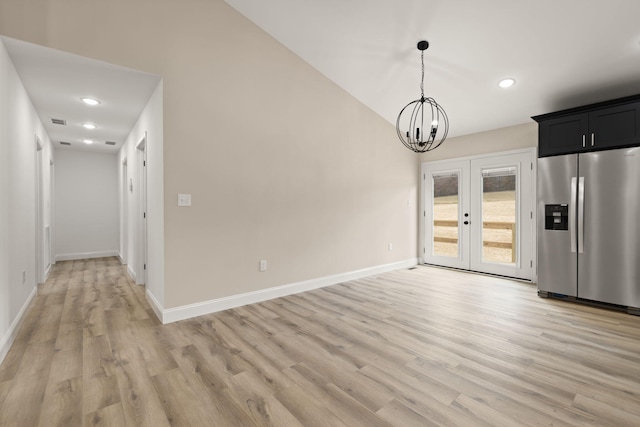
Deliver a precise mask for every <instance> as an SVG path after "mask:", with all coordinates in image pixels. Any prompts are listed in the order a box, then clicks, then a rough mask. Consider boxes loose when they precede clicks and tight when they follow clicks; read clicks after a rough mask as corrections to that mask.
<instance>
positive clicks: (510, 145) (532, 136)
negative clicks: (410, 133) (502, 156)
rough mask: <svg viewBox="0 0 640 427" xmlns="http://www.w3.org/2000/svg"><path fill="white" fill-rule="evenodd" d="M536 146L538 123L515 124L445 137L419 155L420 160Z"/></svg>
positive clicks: (427, 160)
mask: <svg viewBox="0 0 640 427" xmlns="http://www.w3.org/2000/svg"><path fill="white" fill-rule="evenodd" d="M537 146H538V124H537V123H535V122H534V121H533V120H532V121H531V122H530V123H524V124H521V125H516V126H509V127H506V128H501V129H493V130H490V131H486V132H480V133H474V134H470V135H463V136H459V137H456V138H450V139H447V140H446V141H445V142H444V143H443V144H442V145H441V146H440V147H439V148H438V149H437V150H434V151H432V152H430V153H424V154H421V155H420V162H431V161H435V160H445V159H455V158H457V157H466V156H476V155H479V154H490V153H497V152H501V151H509V150H517V149H520V148H530V147H537Z"/></svg>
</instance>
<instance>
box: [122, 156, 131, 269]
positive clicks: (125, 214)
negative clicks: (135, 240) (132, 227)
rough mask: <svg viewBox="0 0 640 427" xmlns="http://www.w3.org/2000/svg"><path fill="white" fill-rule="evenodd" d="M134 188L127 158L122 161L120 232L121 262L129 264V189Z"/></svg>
mask: <svg viewBox="0 0 640 427" xmlns="http://www.w3.org/2000/svg"><path fill="white" fill-rule="evenodd" d="M132 190H133V188H132V187H131V186H130V185H129V170H128V165H127V158H126V157H125V158H124V160H123V161H122V186H121V188H120V191H121V192H122V194H121V198H120V209H121V214H120V215H121V222H120V226H121V232H120V262H122V264H125V265H126V264H128V262H129V191H132Z"/></svg>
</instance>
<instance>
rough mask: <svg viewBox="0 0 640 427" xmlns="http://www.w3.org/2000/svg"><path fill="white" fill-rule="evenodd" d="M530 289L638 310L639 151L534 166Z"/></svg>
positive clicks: (573, 157) (566, 158) (604, 153)
mask: <svg viewBox="0 0 640 427" xmlns="http://www.w3.org/2000/svg"><path fill="white" fill-rule="evenodd" d="M537 191H538V207H537V217H538V290H539V294H540V295H541V296H563V297H564V296H567V297H576V298H579V299H585V300H591V301H599V302H605V303H609V304H616V305H619V306H623V307H627V308H628V309H629V311H630V312H633V313H634V314H638V308H640V147H633V148H623V149H617V150H609V151H598V152H589V153H580V154H570V155H564V156H555V157H544V158H540V159H538V190H537Z"/></svg>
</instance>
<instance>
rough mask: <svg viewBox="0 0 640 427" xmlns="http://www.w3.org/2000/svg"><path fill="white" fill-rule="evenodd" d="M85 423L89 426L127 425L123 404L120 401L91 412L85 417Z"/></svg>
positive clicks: (109, 426) (111, 426)
mask: <svg viewBox="0 0 640 427" xmlns="http://www.w3.org/2000/svg"><path fill="white" fill-rule="evenodd" d="M84 425H85V426H87V427H113V426H126V425H127V423H126V422H125V420H124V413H123V412H122V405H121V404H120V403H116V404H113V405H111V406H107V407H105V408H102V409H99V410H97V411H95V412H89V413H87V414H86V415H85V417H84Z"/></svg>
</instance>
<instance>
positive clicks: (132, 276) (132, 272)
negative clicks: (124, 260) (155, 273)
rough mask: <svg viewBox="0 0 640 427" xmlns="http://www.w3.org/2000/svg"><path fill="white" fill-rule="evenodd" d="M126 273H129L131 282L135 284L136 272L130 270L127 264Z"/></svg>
mask: <svg viewBox="0 0 640 427" xmlns="http://www.w3.org/2000/svg"><path fill="white" fill-rule="evenodd" d="M127 273H129V277H131V280H133V283H137V282H136V272H135V271H133V270H132V269H131V266H130V265H129V264H127Z"/></svg>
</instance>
